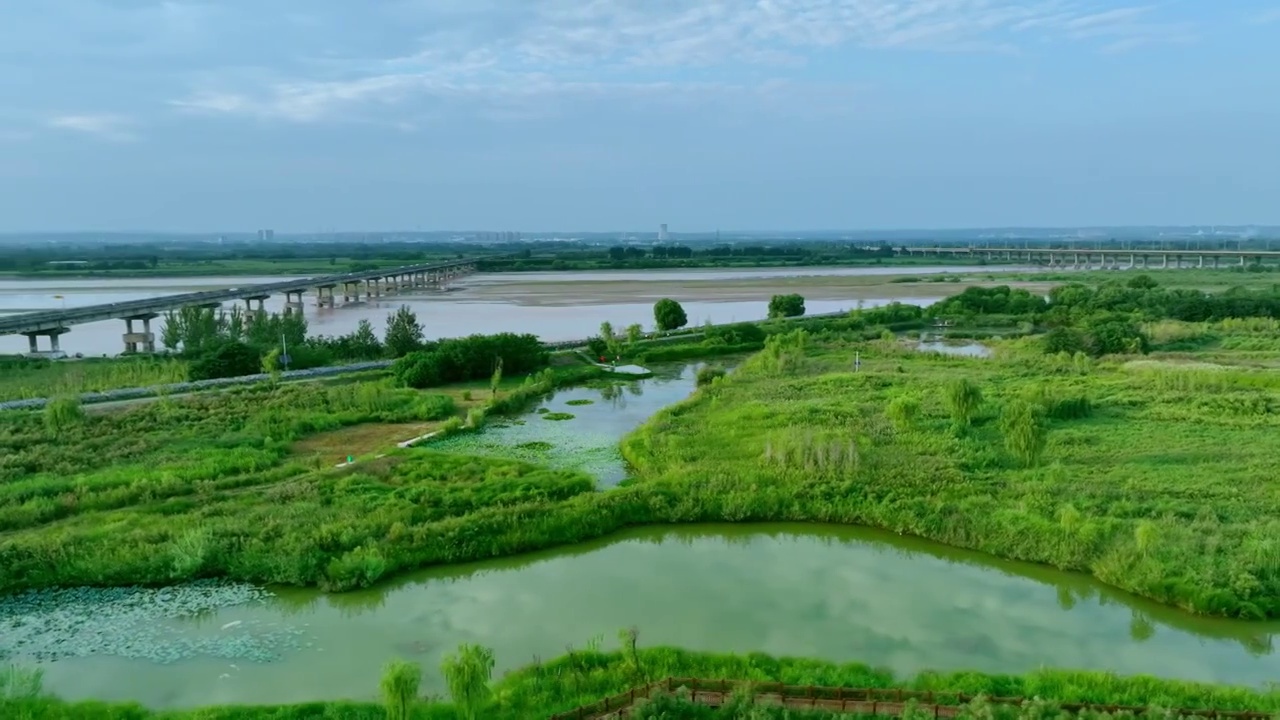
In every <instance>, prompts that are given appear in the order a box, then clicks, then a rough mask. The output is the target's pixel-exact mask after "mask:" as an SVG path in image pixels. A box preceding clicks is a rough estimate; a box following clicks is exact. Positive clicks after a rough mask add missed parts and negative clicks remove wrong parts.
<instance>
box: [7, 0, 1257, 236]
mask: <svg viewBox="0 0 1280 720" xmlns="http://www.w3.org/2000/svg"><path fill="white" fill-rule="evenodd" d="M10 5H11V7H6V9H5V11H4V18H5V21H4V23H0V93H3V97H5V98H6V102H5V103H4V104H3V106H0V230H13V231H28V232H29V231H59V230H61V231H65V230H70V229H74V228H89V229H93V230H96V231H111V230H127V229H130V228H154V229H155V230H154V231H177V232H208V231H216V230H217V229H218V228H227V227H236V228H251V229H257V228H274V229H275V231H276V232H277V233H286V234H288V233H296V232H315V229H316V228H361V227H364V228H370V227H374V228H376V227H391V228H396V227H399V228H414V227H437V228H448V227H455V228H456V227H462V228H466V227H482V228H483V227H492V228H500V229H502V230H508V229H510V230H526V231H528V230H529V229H531V228H557V227H575V226H576V227H586V228H611V227H624V228H653V230H652V232H656V228H657V226H658V224H659V223H667V224H668V225H669V227H670V232H671V233H672V235H678V234H679V233H680V232H681V231H682V230H686V231H687V230H693V229H699V230H701V229H707V230H712V229H714V228H715V227H717V226H719V227H722V228H726V227H729V226H738V227H759V228H786V227H800V228H805V227H826V228H831V227H861V228H883V229H890V228H916V229H921V230H929V229H931V228H932V229H942V228H984V227H1099V226H1142V225H1202V226H1211V225H1213V224H1219V225H1230V224H1236V225H1247V224H1252V223H1257V224H1261V225H1268V224H1269V225H1280V201H1278V200H1280V173H1278V172H1276V171H1275V166H1276V163H1277V161H1278V160H1280V133H1277V132H1275V130H1274V128H1276V127H1280V94H1277V93H1276V92H1275V78H1274V73H1275V71H1274V68H1276V67H1280V43H1277V42H1275V39H1276V37H1277V36H1280V0H1232V2H1230V3H1209V2H1198V1H1197V2H1193V1H1191V0H1170V1H1169V2H1163V3H1139V2H1128V1H1127V0H927V1H926V0H917V1H915V2H912V1H910V0H769V1H768V2H763V1H762V0H703V1H702V2H697V3H672V2H641V1H640V0H613V1H612V2H567V1H566V0H525V1H524V2H519V3H517V2H511V1H510V0H465V2H464V0H432V1H431V2H417V1H412V2H406V1H405V0H370V1H369V2H366V3H351V2H349V1H348V0H278V1H277V2H270V3H262V2H250V0H220V2H217V3H211V2H207V1H198V0H130V1H129V2H127V3H126V2H119V0H45V1H43V2H40V3H25V4H24V3H10ZM646 231H648V230H646Z"/></svg>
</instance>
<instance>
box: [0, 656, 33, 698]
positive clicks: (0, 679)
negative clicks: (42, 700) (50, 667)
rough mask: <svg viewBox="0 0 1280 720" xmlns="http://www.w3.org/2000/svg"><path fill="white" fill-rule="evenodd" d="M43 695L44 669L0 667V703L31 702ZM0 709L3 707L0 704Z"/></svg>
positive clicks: (15, 666)
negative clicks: (8, 701)
mask: <svg viewBox="0 0 1280 720" xmlns="http://www.w3.org/2000/svg"><path fill="white" fill-rule="evenodd" d="M43 694H44V669H43V668H25V667H20V666H18V665H14V664H9V665H3V666H0V703H3V702H5V701H7V700H33V699H35V698H38V697H40V696H41V695H43ZM0 709H3V705H2V704H0Z"/></svg>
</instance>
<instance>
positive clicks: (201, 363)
mask: <svg viewBox="0 0 1280 720" xmlns="http://www.w3.org/2000/svg"><path fill="white" fill-rule="evenodd" d="M261 371H262V359H261V357H260V356H259V354H258V351H257V350H254V349H253V348H251V347H249V346H248V345H246V344H245V343H242V342H240V341H238V340H227V341H222V342H219V343H217V344H216V345H214V346H213V347H212V349H210V350H207V351H205V352H204V353H203V354H202V355H200V356H199V357H197V358H196V359H195V360H193V361H192V362H191V365H190V366H189V368H188V370H187V373H188V379H190V380H213V379H215V378H228V377H240V376H242V375H256V374H258V373H259V372H261Z"/></svg>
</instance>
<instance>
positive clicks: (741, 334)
mask: <svg viewBox="0 0 1280 720" xmlns="http://www.w3.org/2000/svg"><path fill="white" fill-rule="evenodd" d="M703 337H705V338H706V339H707V340H712V341H717V342H722V343H724V344H725V345H751V344H757V343H763V342H764V340H765V337H766V334H765V331H764V328H762V327H760V326H759V325H757V324H755V323H734V324H733V325H719V326H712V327H709V328H707V329H706V332H705V333H704V334H703Z"/></svg>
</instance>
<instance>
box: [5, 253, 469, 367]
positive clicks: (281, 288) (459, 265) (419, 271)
mask: <svg viewBox="0 0 1280 720" xmlns="http://www.w3.org/2000/svg"><path fill="white" fill-rule="evenodd" d="M477 261H478V258H471V259H465V260H453V261H450V262H443V263H441V262H437V263H429V264H422V265H406V266H404V267H398V268H382V269H379V270H368V271H363V272H352V273H344V274H341V275H325V276H322V277H313V278H302V279H299V280H285V281H282V282H277V283H264V284H259V285H245V286H243V287H234V288H227V289H224V290H208V291H204V292H194V293H183V294H180V295H165V296H162V297H155V298H147V299H144V300H131V301H128V302H121V303H106V304H102V305H87V306H84V307H75V308H64V309H61V310H42V311H39V312H31V313H22V314H20V315H13V316H10V317H3V318H0V335H26V336H27V341H28V343H29V345H30V350H31V352H32V353H38V352H39V351H40V348H39V344H38V342H37V340H38V338H40V337H42V336H43V337H48V338H49V344H50V346H51V348H50V349H51V350H52V351H53V352H54V353H57V352H60V350H59V348H58V337H59V336H60V335H63V334H65V333H67V332H70V330H71V327H72V326H73V325H80V324H83V323H91V322H100V321H102V320H114V319H118V320H123V321H124V323H125V333H124V346H125V351H126V352H154V351H155V347H156V340H155V334H154V333H153V332H151V321H152V320H154V319H155V318H157V317H159V315H160V313H162V312H166V311H169V310H176V309H178V308H183V307H219V306H221V305H222V304H223V303H227V302H234V301H237V300H243V301H244V303H245V307H247V308H248V309H249V311H250V312H256V311H259V310H263V309H264V307H263V303H264V301H266V299H267V298H269V297H271V296H273V295H284V296H285V312H301V311H302V308H303V305H304V299H305V296H306V293H307V292H308V291H309V290H314V291H315V298H316V305H318V306H320V307H325V306H328V307H333V306H334V304H335V302H336V296H335V293H334V290H335V289H336V288H339V287H341V288H342V299H343V301H344V302H351V301H353V300H358V299H359V298H360V296H361V295H362V294H363V295H364V296H365V297H366V298H369V299H372V298H375V297H381V296H382V295H384V294H394V293H403V292H406V291H412V290H414V289H417V288H425V287H439V286H442V285H444V284H445V283H447V282H449V281H450V280H452V279H454V278H457V277H460V276H462V275H465V274H468V273H472V272H475V269H476V262H477ZM255 303H256V307H255ZM134 323H140V325H139V326H135V325H134Z"/></svg>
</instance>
